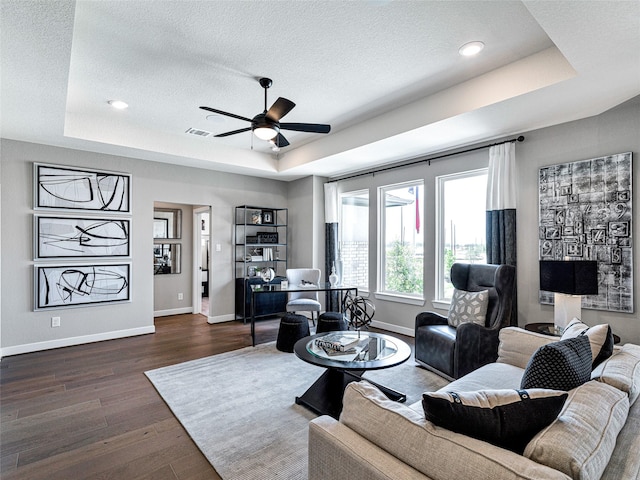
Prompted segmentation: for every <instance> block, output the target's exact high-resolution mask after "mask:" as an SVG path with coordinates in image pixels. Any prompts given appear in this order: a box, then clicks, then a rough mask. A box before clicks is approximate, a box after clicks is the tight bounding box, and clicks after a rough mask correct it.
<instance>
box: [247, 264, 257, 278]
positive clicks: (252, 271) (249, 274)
mask: <svg viewBox="0 0 640 480" xmlns="http://www.w3.org/2000/svg"><path fill="white" fill-rule="evenodd" d="M255 276H256V267H254V266H253V265H250V266H248V267H247V277H255Z"/></svg>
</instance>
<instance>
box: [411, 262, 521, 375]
mask: <svg viewBox="0 0 640 480" xmlns="http://www.w3.org/2000/svg"><path fill="white" fill-rule="evenodd" d="M451 283H453V286H454V287H455V288H456V289H458V290H465V291H468V292H477V291H481V290H489V303H488V308H487V318H486V323H485V325H484V326H483V325H478V324H476V323H463V324H461V325H459V326H458V327H457V328H454V327H451V326H449V324H448V322H447V317H445V316H442V315H439V314H437V313H434V312H422V313H419V314H418V315H417V316H416V327H415V357H416V361H417V362H418V363H419V364H421V365H423V366H425V367H426V368H428V369H430V370H433V371H435V372H436V373H438V374H440V375H442V376H444V377H446V378H448V379H450V380H452V379H456V378H460V377H462V376H463V375H466V374H467V373H469V372H471V371H473V370H475V369H477V368H479V367H481V366H482V365H485V364H487V363H491V362H494V361H495V360H496V359H497V358H498V333H499V331H500V329H501V328H503V327H508V326H510V325H517V319H516V318H515V314H513V306H514V302H515V295H516V289H515V285H516V269H515V267H513V266H511V265H480V264H478V265H470V264H465V263H454V264H453V266H452V267H451ZM512 317H513V318H512Z"/></svg>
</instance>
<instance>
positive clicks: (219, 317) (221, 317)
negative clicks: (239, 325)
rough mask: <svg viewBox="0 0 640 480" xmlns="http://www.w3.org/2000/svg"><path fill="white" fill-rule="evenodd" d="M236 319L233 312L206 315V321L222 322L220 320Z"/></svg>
mask: <svg viewBox="0 0 640 480" xmlns="http://www.w3.org/2000/svg"><path fill="white" fill-rule="evenodd" d="M235 319H236V314H235V313H228V314H226V315H216V316H215V317H207V323H211V324H214V323H222V322H231V321H233V320H235Z"/></svg>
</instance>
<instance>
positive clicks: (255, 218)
mask: <svg viewBox="0 0 640 480" xmlns="http://www.w3.org/2000/svg"><path fill="white" fill-rule="evenodd" d="M251 223H253V224H254V225H260V224H261V223H262V212H259V211H258V212H253V213H252V214H251Z"/></svg>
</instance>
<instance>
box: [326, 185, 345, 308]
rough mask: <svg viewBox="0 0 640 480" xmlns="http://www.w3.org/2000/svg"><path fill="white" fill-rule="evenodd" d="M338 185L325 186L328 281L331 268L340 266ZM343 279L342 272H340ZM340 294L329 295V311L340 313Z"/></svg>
mask: <svg viewBox="0 0 640 480" xmlns="http://www.w3.org/2000/svg"><path fill="white" fill-rule="evenodd" d="M338 217H339V211H338V184H337V183H335V182H332V183H325V184H324V223H325V239H324V244H325V245H324V251H325V261H324V268H325V275H324V278H325V279H328V278H329V275H330V274H331V268H332V267H334V266H336V267H338V265H339V264H340V262H339V247H338ZM338 275H339V276H340V278H341V275H342V272H338ZM339 310H340V305H339V299H338V294H337V293H335V292H334V293H333V294H331V295H327V311H339Z"/></svg>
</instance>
